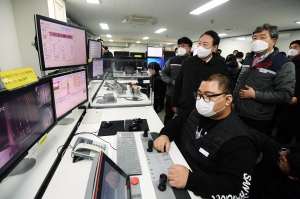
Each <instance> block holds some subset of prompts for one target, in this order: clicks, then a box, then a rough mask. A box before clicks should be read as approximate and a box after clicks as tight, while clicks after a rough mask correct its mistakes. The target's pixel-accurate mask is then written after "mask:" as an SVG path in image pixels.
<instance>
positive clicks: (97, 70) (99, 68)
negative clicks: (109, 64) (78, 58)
mask: <svg viewBox="0 0 300 199" xmlns="http://www.w3.org/2000/svg"><path fill="white" fill-rule="evenodd" d="M99 75H103V60H93V77H97V76H99Z"/></svg>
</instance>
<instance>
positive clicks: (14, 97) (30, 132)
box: [0, 78, 56, 182]
mask: <svg viewBox="0 0 300 199" xmlns="http://www.w3.org/2000/svg"><path fill="white" fill-rule="evenodd" d="M51 90H52V85H51V79H50V78H48V79H40V80H39V82H37V83H34V84H32V85H29V86H26V87H23V88H20V89H16V90H14V91H7V90H4V91H1V92H0V182H1V181H2V180H3V179H4V178H5V177H6V176H7V175H8V174H9V175H12V173H10V172H11V171H12V170H13V169H14V167H15V166H17V165H18V164H19V163H20V161H21V160H23V158H24V157H25V156H26V155H27V154H28V150H29V149H31V147H32V146H33V145H34V144H35V143H36V142H37V141H38V140H39V139H41V137H42V136H44V135H45V134H46V133H48V132H49V131H50V130H51V129H52V127H53V126H54V125H55V122H56V120H55V110H54V100H53V96H52V92H51ZM27 160H34V159H27ZM24 162H27V163H28V164H27V165H26V164H23V168H22V169H24V170H23V172H26V171H27V170H29V169H30V168H31V167H32V166H34V164H35V160H34V162H33V164H32V163H30V162H31V161H22V163H24ZM29 165H31V166H29ZM27 168H28V169H27ZM26 169H27V170H26ZM19 174H20V173H19Z"/></svg>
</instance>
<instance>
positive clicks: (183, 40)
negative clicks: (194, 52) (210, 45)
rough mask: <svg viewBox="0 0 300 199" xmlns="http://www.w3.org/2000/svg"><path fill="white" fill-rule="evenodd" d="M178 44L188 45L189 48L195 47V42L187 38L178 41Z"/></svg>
mask: <svg viewBox="0 0 300 199" xmlns="http://www.w3.org/2000/svg"><path fill="white" fill-rule="evenodd" d="M177 44H178V45H179V44H188V45H189V47H192V46H193V42H192V41H191V40H190V39H189V38H187V37H182V38H180V39H178V40H177Z"/></svg>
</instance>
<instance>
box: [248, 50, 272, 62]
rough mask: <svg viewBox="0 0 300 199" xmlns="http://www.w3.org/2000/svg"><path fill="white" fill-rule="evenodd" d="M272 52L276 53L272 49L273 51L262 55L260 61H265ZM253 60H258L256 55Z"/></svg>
mask: <svg viewBox="0 0 300 199" xmlns="http://www.w3.org/2000/svg"><path fill="white" fill-rule="evenodd" d="M272 52H274V48H272V50H271V51H270V52H267V53H266V54H264V55H262V56H261V57H260V59H259V60H260V61H262V60H264V59H265V58H266V57H268V56H269V55H270V54H271V53H272ZM253 58H254V59H255V58H256V54H254V56H253Z"/></svg>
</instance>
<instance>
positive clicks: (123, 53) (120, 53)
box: [114, 51, 129, 57]
mask: <svg viewBox="0 0 300 199" xmlns="http://www.w3.org/2000/svg"><path fill="white" fill-rule="evenodd" d="M114 57H129V51H114Z"/></svg>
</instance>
